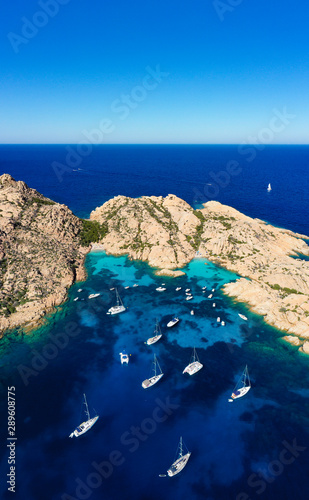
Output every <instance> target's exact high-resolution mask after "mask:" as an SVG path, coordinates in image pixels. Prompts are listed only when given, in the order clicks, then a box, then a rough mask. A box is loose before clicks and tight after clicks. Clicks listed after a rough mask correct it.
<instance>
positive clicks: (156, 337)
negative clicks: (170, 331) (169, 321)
mask: <svg viewBox="0 0 309 500" xmlns="http://www.w3.org/2000/svg"><path fill="white" fill-rule="evenodd" d="M154 334H155V335H154V337H150V338H149V339H148V340H147V342H146V344H147V345H151V344H155V343H156V342H158V340H160V338H161V337H162V333H161V330H160V325H159V322H158V320H157V319H156V327H155V331H154Z"/></svg>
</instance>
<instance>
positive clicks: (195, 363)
mask: <svg viewBox="0 0 309 500" xmlns="http://www.w3.org/2000/svg"><path fill="white" fill-rule="evenodd" d="M202 368H203V365H202V363H200V360H199V359H198V355H197V354H196V350H195V347H194V348H193V353H192V356H191V360H190V363H189V364H188V365H187V366H186V367H185V369H184V371H183V372H182V373H189V375H194V373H196V372H198V371H199V370H201V369H202Z"/></svg>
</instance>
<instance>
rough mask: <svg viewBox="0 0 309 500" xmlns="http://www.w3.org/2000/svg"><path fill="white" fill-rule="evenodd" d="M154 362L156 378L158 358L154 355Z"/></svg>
mask: <svg viewBox="0 0 309 500" xmlns="http://www.w3.org/2000/svg"><path fill="white" fill-rule="evenodd" d="M153 362H154V373H155V374H154V376H155V377H156V376H157V358H156V355H155V354H154V356H153Z"/></svg>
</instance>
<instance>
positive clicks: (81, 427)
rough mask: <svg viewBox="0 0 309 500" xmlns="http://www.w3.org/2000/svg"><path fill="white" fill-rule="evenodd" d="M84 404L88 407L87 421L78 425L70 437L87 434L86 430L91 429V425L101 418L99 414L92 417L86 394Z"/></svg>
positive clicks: (86, 411) (86, 410)
mask: <svg viewBox="0 0 309 500" xmlns="http://www.w3.org/2000/svg"><path fill="white" fill-rule="evenodd" d="M83 404H84V405H85V407H86V409H85V413H86V415H87V420H86V421H85V422H82V423H81V424H80V425H79V426H78V427H76V429H75V431H73V432H72V433H71V434H70V436H69V437H70V438H72V437H74V436H75V437H79V436H81V435H82V434H85V432H87V431H89V429H91V427H92V426H93V425H94V424H95V423H96V421H97V420H98V418H99V415H96V416H95V417H93V418H90V413H89V409H88V404H87V399H86V395H85V394H84V401H83Z"/></svg>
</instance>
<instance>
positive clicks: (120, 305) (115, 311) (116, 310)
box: [106, 288, 126, 314]
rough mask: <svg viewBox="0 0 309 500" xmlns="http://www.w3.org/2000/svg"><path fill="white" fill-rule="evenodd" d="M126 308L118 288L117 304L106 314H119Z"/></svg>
mask: <svg viewBox="0 0 309 500" xmlns="http://www.w3.org/2000/svg"><path fill="white" fill-rule="evenodd" d="M125 310H126V308H125V307H124V305H123V303H122V300H121V298H120V296H119V293H118V290H117V288H116V305H115V306H113V307H110V308H109V310H108V311H107V313H106V314H119V313H122V312H124V311H125Z"/></svg>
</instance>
